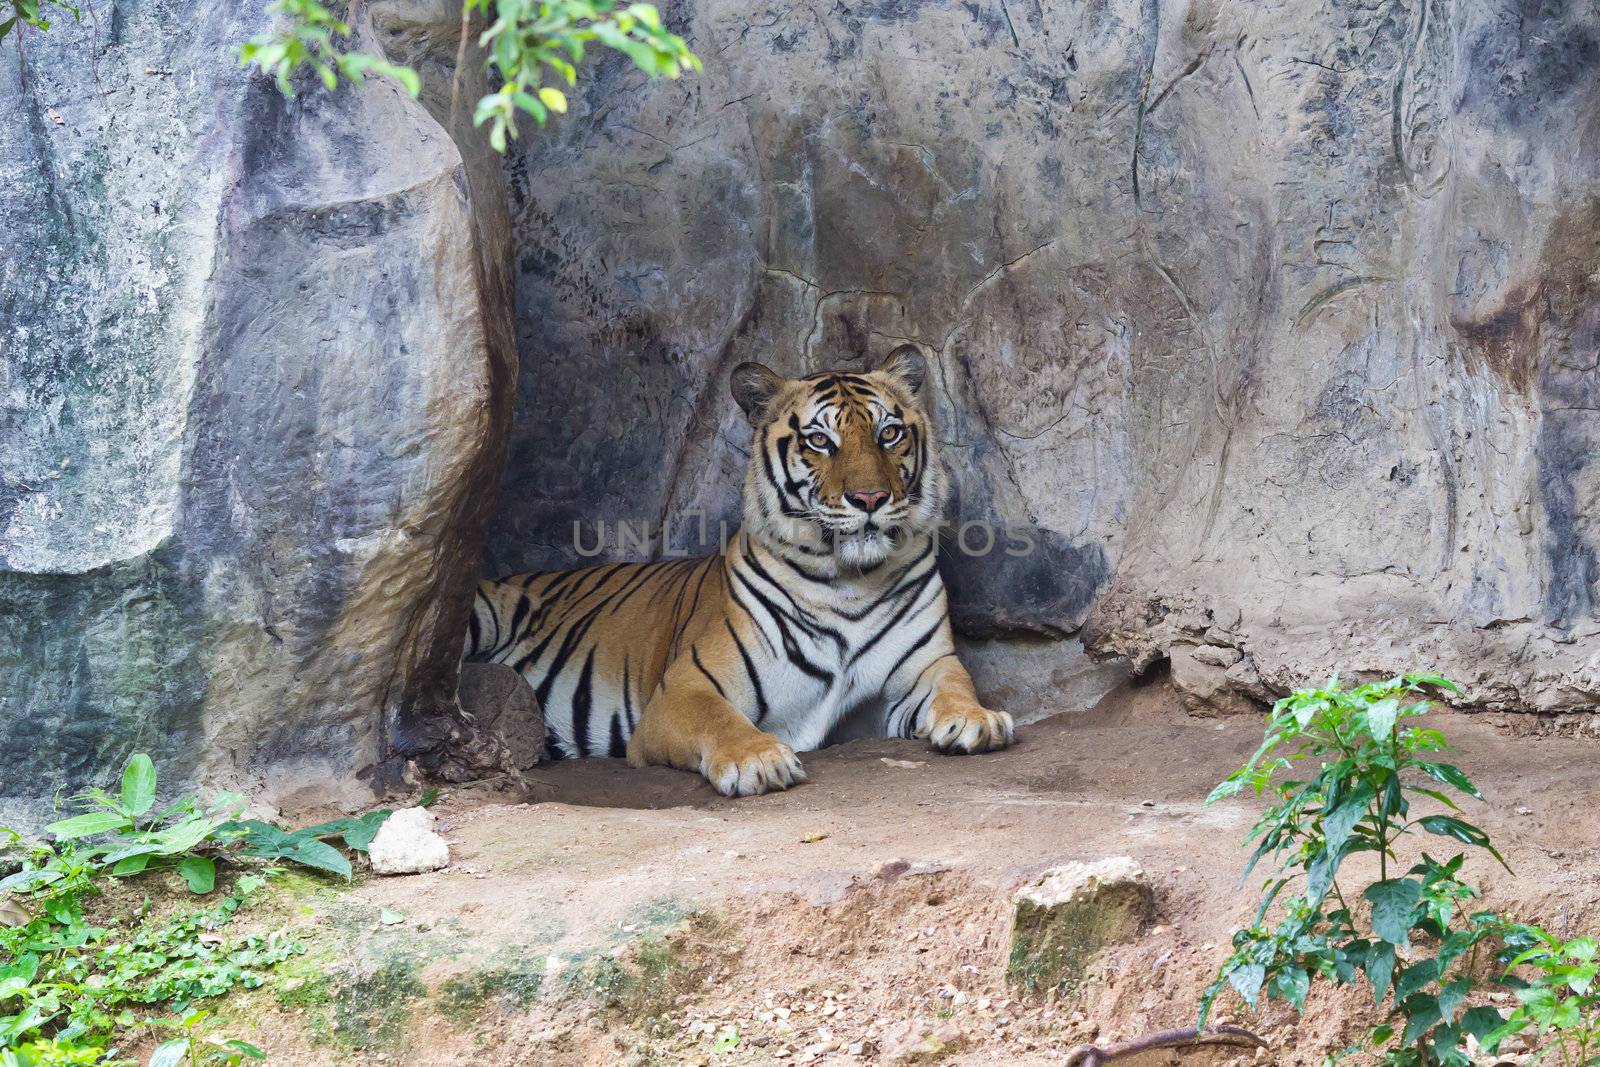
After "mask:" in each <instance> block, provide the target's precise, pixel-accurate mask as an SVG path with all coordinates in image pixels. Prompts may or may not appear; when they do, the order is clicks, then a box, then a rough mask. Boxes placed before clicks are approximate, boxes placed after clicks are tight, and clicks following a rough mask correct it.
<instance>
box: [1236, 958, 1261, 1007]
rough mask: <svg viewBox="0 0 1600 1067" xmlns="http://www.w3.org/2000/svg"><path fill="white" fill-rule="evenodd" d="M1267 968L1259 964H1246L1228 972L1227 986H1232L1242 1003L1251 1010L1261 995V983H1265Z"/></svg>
mask: <svg viewBox="0 0 1600 1067" xmlns="http://www.w3.org/2000/svg"><path fill="white" fill-rule="evenodd" d="M1266 977H1267V968H1266V966H1265V965H1264V964H1260V963H1246V964H1242V965H1240V966H1238V967H1235V968H1234V969H1233V970H1231V971H1229V972H1228V984H1229V985H1231V986H1233V988H1234V990H1235V991H1236V992H1237V993H1238V994H1239V996H1241V997H1243V998H1244V1002H1245V1003H1246V1004H1248V1005H1250V1006H1251V1007H1252V1008H1253V1007H1255V1005H1256V997H1258V996H1259V995H1260V994H1261V983H1262V982H1264V981H1266Z"/></svg>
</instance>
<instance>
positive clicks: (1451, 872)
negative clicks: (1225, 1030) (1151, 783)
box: [1200, 674, 1600, 1067]
mask: <svg viewBox="0 0 1600 1067" xmlns="http://www.w3.org/2000/svg"><path fill="white" fill-rule="evenodd" d="M1429 689H1444V690H1449V691H1453V692H1458V691H1459V689H1458V687H1457V686H1456V685H1455V684H1454V683H1453V682H1450V681H1449V680H1447V679H1445V678H1441V677H1439V676H1437V675H1432V674H1410V675H1405V676H1403V677H1399V678H1391V679H1388V680H1387V681H1382V682H1373V683H1370V684H1366V685H1358V686H1354V687H1351V688H1349V689H1345V688H1341V687H1340V686H1339V684H1338V680H1337V679H1334V680H1333V681H1330V682H1329V683H1328V685H1327V686H1325V687H1323V688H1321V689H1304V690H1298V691H1296V692H1295V693H1293V694H1291V695H1290V696H1288V697H1285V698H1284V699H1283V700H1280V701H1278V702H1277V704H1276V705H1275V706H1274V707H1273V710H1272V714H1271V716H1270V718H1269V720H1268V723H1267V729H1266V736H1265V738H1264V740H1263V741H1262V744H1261V747H1260V748H1259V749H1258V750H1257V751H1256V753H1255V755H1254V756H1252V757H1251V758H1250V761H1249V762H1248V763H1246V764H1245V766H1244V767H1242V768H1241V769H1240V770H1238V771H1237V772H1235V773H1234V774H1232V775H1230V776H1229V777H1228V779H1227V780H1226V781H1224V782H1223V783H1222V784H1221V785H1219V786H1218V787H1217V788H1216V789H1215V790H1214V791H1213V792H1212V794H1211V796H1210V797H1208V798H1207V803H1213V802H1215V801H1217V800H1220V799H1223V798H1225V797H1229V796H1233V795H1235V794H1237V793H1239V792H1241V791H1243V790H1244V789H1247V788H1249V789H1252V790H1254V792H1255V793H1256V794H1257V795H1264V794H1265V795H1270V796H1272V798H1273V803H1272V804H1270V805H1269V806H1268V807H1267V809H1266V811H1264V812H1263V813H1262V815H1261V817H1260V819H1259V820H1258V821H1257V822H1256V824H1255V826H1254V828H1253V829H1252V830H1251V831H1250V834H1249V836H1248V837H1247V838H1246V841H1247V842H1249V841H1255V842H1256V848H1255V852H1254V854H1253V855H1252V856H1251V857H1250V860H1249V862H1248V863H1247V864H1246V867H1245V872H1244V875H1243V876H1242V877H1248V876H1249V874H1250V872H1251V871H1252V870H1253V869H1254V868H1255V866H1256V864H1257V863H1258V862H1260V861H1261V860H1262V859H1264V858H1267V857H1269V856H1270V857H1272V858H1273V859H1274V860H1277V861H1278V862H1279V864H1280V867H1279V870H1278V871H1277V872H1275V873H1274V874H1273V875H1271V876H1269V877H1268V878H1267V880H1266V883H1265V886H1264V889H1265V893H1264V896H1263V899H1262V901H1261V904H1260V906H1259V908H1258V909H1257V911H1256V915H1255V919H1254V920H1253V922H1252V924H1251V925H1250V927H1249V928H1247V929H1245V930H1241V931H1240V932H1239V933H1238V934H1237V935H1236V936H1235V937H1234V941H1233V954H1232V955H1231V956H1230V957H1229V958H1228V960H1227V962H1225V963H1224V964H1223V965H1222V968H1221V970H1220V971H1219V973H1218V975H1217V979H1216V981H1215V982H1214V983H1213V984H1212V985H1211V987H1210V988H1209V989H1208V990H1207V991H1206V994H1205V997H1204V999H1203V1001H1202V1004H1201V1010H1200V1024H1201V1025H1202V1026H1203V1025H1204V1024H1205V1020H1206V1018H1207V1016H1208V1014H1209V1013H1210V1010H1211V1006H1212V1003H1213V1001H1214V999H1215V998H1216V996H1217V995H1218V994H1219V993H1221V992H1222V991H1223V990H1224V989H1227V988H1230V987H1231V988H1232V989H1233V990H1234V991H1235V992H1237V993H1238V995H1239V996H1240V997H1241V998H1242V999H1243V1000H1244V1001H1245V1002H1246V1003H1247V1004H1249V1005H1250V1006H1251V1007H1255V1006H1256V1005H1257V1004H1258V1003H1259V1002H1260V1000H1261V999H1262V997H1263V996H1265V997H1266V999H1269V1000H1282V1001H1286V1002H1288V1003H1289V1004H1291V1005H1293V1007H1294V1008H1295V1009H1296V1010H1299V1009H1301V1008H1303V1007H1304V1005H1305V1000H1306V996H1307V994H1308V992H1309V991H1310V988H1311V985H1312V983H1313V982H1317V981H1325V982H1331V983H1333V984H1335V985H1355V984H1360V983H1364V984H1365V985H1366V986H1367V987H1368V988H1369V989H1370V990H1371V993H1372V995H1373V998H1374V1000H1375V1002H1376V1003H1377V1005H1378V1006H1379V1007H1380V1008H1383V1007H1385V1006H1386V1007H1387V1012H1386V1018H1385V1019H1384V1021H1383V1022H1381V1023H1379V1024H1378V1025H1377V1026H1374V1027H1373V1028H1372V1029H1371V1030H1370V1032H1369V1033H1368V1034H1367V1037H1366V1040H1365V1041H1364V1042H1363V1045H1364V1046H1367V1047H1370V1048H1372V1049H1374V1050H1376V1051H1378V1052H1379V1053H1380V1055H1381V1056H1382V1060H1381V1062H1383V1063H1384V1064H1388V1065H1393V1067H1413V1065H1415V1067H1427V1065H1433V1064H1438V1065H1446V1067H1470V1065H1471V1060H1470V1059H1469V1058H1468V1056H1467V1054H1466V1052H1465V1051H1464V1049H1465V1047H1466V1045H1467V1039H1468V1038H1469V1037H1471V1038H1473V1039H1475V1040H1476V1041H1477V1042H1478V1044H1479V1045H1480V1047H1482V1048H1483V1049H1484V1050H1485V1051H1489V1052H1492V1051H1494V1050H1495V1049H1496V1048H1497V1047H1498V1045H1499V1044H1500V1042H1502V1041H1504V1040H1505V1039H1506V1038H1507V1037H1509V1036H1510V1035H1511V1034H1514V1033H1521V1032H1523V1031H1525V1030H1528V1029H1530V1028H1534V1029H1536V1030H1537V1031H1538V1033H1539V1034H1540V1035H1542V1036H1544V1037H1546V1038H1547V1039H1548V1040H1549V1041H1551V1042H1553V1045H1552V1046H1551V1047H1552V1048H1555V1049H1559V1050H1560V1052H1561V1055H1562V1057H1563V1059H1562V1061H1561V1062H1562V1063H1563V1064H1570V1065H1577V1064H1595V1063H1600V1056H1597V1055H1596V1052H1597V1051H1600V1045H1597V1042H1596V1035H1597V1033H1600V1030H1597V1026H1600V1018H1597V999H1596V993H1595V990H1594V982H1595V976H1596V965H1595V955H1596V953H1595V943H1594V942H1593V941H1592V940H1590V939H1587V938H1579V939H1577V940H1576V941H1571V942H1567V943H1565V944H1563V943H1560V942H1558V941H1556V940H1554V939H1553V938H1551V937H1550V936H1549V935H1548V934H1546V933H1545V932H1544V931H1542V930H1539V929H1538V928H1537V927H1533V926H1527V925H1524V924H1520V923H1513V922H1509V921H1507V920H1505V919H1502V918H1501V917H1499V916H1497V915H1495V914H1494V913H1492V912H1487V911H1472V910H1470V908H1471V902H1472V901H1473V900H1474V899H1476V898H1477V897H1478V895H1479V893H1478V890H1477V888H1476V887H1474V886H1472V885H1471V884H1469V883H1468V882H1466V881H1464V880H1463V879H1462V878H1461V876H1460V875H1461V868H1462V865H1463V863H1464V862H1465V860H1466V853H1465V852H1458V853H1456V854H1455V855H1454V856H1452V857H1450V858H1448V859H1444V860H1438V859H1434V858H1433V857H1432V856H1430V855H1428V854H1427V853H1426V852H1424V853H1422V857H1421V860H1420V862H1418V863H1416V864H1415V865H1413V866H1411V867H1409V868H1407V869H1406V870H1405V871H1404V872H1403V873H1395V872H1392V871H1391V868H1390V865H1391V863H1393V862H1394V861H1395V860H1396V852H1395V845H1396V843H1397V842H1398V841H1399V840H1400V839H1401V838H1403V837H1406V836H1408V835H1412V834H1417V833H1421V834H1425V835H1430V836H1432V837H1437V838H1442V839H1444V840H1447V841H1451V842H1455V843H1458V844H1463V845H1466V846H1468V847H1469V848H1472V849H1476V850H1479V851H1481V852H1484V853H1486V854H1488V855H1490V856H1492V857H1493V858H1494V859H1495V860H1496V861H1497V862H1499V863H1500V864H1501V865H1502V866H1504V865H1505V860H1504V859H1503V858H1502V857H1501V855H1500V853H1499V851H1497V850H1496V849H1495V847H1494V845H1493V844H1492V843H1491V842H1490V840H1489V836H1488V835H1487V834H1486V833H1484V832H1483V831H1482V830H1481V829H1479V828H1478V827H1477V826H1475V825H1473V824H1472V823H1470V822H1468V821H1467V820H1466V819H1464V818H1463V817H1462V812H1461V809H1460V801H1462V800H1463V799H1471V800H1482V799H1483V798H1482V794H1481V793H1479V791H1478V789H1477V787H1476V786H1475V785H1474V784H1473V783H1472V781H1471V779H1469V778H1468V777H1467V775H1466V774H1465V773H1463V772H1462V771H1461V769H1460V768H1459V767H1456V766H1454V765H1453V764H1449V763H1444V762H1441V761H1439V760H1436V759H1434V758H1432V757H1433V756H1434V755H1435V754H1436V753H1439V752H1442V751H1444V750H1446V749H1447V748H1448V747H1449V746H1448V744H1447V743H1446V741H1445V738H1444V736H1443V735H1442V734H1441V733H1440V732H1439V731H1437V730H1432V729H1427V728H1424V727H1422V726H1419V725H1417V724H1416V722H1415V720H1416V719H1417V718H1418V717H1420V716H1422V715H1423V714H1424V713H1426V711H1427V710H1428V706H1429V705H1428V701H1427V699H1426V693H1427V691H1428V690H1429ZM1297 768H1306V769H1307V770H1308V771H1310V770H1314V773H1311V775H1310V776H1309V777H1304V778H1301V777H1292V776H1289V777H1284V778H1283V779H1282V780H1279V775H1280V773H1282V774H1285V775H1289V774H1291V773H1292V772H1293V771H1295V770H1296V769H1297ZM1419 798H1422V799H1425V800H1428V801H1432V802H1434V803H1435V804H1437V805H1439V806H1442V807H1443V808H1444V809H1445V811H1444V812H1437V813H1432V814H1422V815H1414V814H1413V812H1412V803H1413V801H1416V800H1418V799H1419ZM1360 853H1373V854H1375V857H1376V859H1377V864H1378V878H1377V879H1376V880H1375V881H1372V882H1370V883H1369V884H1367V885H1365V886H1361V887H1359V891H1357V888H1358V887H1357V886H1353V885H1350V884H1349V882H1348V879H1346V880H1345V881H1343V882H1341V872H1342V869H1343V864H1344V861H1345V860H1346V859H1348V858H1349V857H1351V856H1353V855H1357V854H1360ZM1507 869H1508V870H1509V868H1507ZM1291 886H1292V887H1293V890H1292V891H1291V895H1289V896H1288V897H1287V898H1286V899H1285V900H1284V901H1283V904H1282V913H1283V917H1282V918H1281V919H1280V920H1279V921H1278V923H1277V925H1276V926H1270V927H1269V926H1267V925H1265V919H1266V916H1267V914H1268V911H1269V910H1270V909H1271V907H1272V905H1273V904H1274V902H1275V901H1277V900H1278V898H1279V897H1280V896H1282V895H1283V894H1284V891H1285V890H1286V889H1290V887H1291ZM1490 960H1497V961H1498V962H1499V963H1500V964H1501V968H1500V969H1499V970H1498V972H1495V973H1499V980H1498V984H1499V985H1501V986H1503V987H1505V988H1510V989H1513V990H1514V991H1515V992H1516V995H1517V996H1518V998H1519V999H1520V1000H1521V1002H1522V1006H1521V1007H1520V1008H1518V1009H1516V1010H1515V1011H1513V1012H1512V1013H1511V1014H1510V1016H1509V1017H1507V1016H1505V1015H1502V1013H1501V1011H1500V1009H1499V1008H1497V1007H1495V1006H1494V1005H1493V1004H1490V1003H1486V1002H1485V1001H1486V998H1485V996H1484V992H1485V990H1484V989H1483V987H1484V986H1485V985H1487V984H1490V983H1489V982H1487V981H1485V980H1484V979H1483V978H1482V977H1481V976H1482V975H1483V973H1484V968H1483V967H1482V966H1481V965H1480V964H1481V963H1484V962H1488V961H1490ZM1518 969H1521V970H1523V971H1531V972H1533V974H1534V977H1533V978H1532V980H1531V981H1530V980H1528V979H1525V978H1522V977H1520V976H1519V975H1518V974H1517V973H1516V972H1517V971H1518ZM1361 1047H1362V1046H1355V1047H1352V1048H1350V1049H1346V1050H1345V1053H1344V1054H1343V1055H1348V1054H1352V1053H1355V1052H1357V1051H1359V1050H1360V1049H1361ZM1335 1058H1338V1057H1335Z"/></svg>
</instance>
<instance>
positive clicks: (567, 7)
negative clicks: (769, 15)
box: [239, 0, 700, 152]
mask: <svg viewBox="0 0 1600 1067" xmlns="http://www.w3.org/2000/svg"><path fill="white" fill-rule="evenodd" d="M267 10H268V12H269V13H271V14H275V15H278V16H280V19H279V24H278V26H277V27H276V28H275V29H274V30H273V32H271V33H267V34H262V35H260V36H257V37H252V38H251V39H250V40H248V41H246V42H245V43H244V44H243V45H242V46H241V47H240V49H239V63H240V65H241V66H255V67H257V68H259V69H260V70H262V71H263V72H265V73H267V74H270V75H271V76H272V77H273V78H274V79H275V80H276V81H277V83H278V88H279V90H280V91H281V92H282V93H283V94H284V95H285V96H293V95H294V89H293V86H292V84H291V79H292V78H293V76H294V73H295V71H296V70H298V69H299V68H301V67H303V66H304V67H310V68H311V69H312V70H314V71H315V72H316V73H317V76H318V77H319V78H321V79H322V83H323V85H325V86H326V87H327V88H328V89H330V90H332V89H336V88H338V86H339V85H340V84H341V83H342V82H351V83H354V84H360V83H361V82H362V81H363V79H364V78H365V76H366V75H367V74H381V75H385V76H387V77H390V78H394V79H395V80H396V81H399V82H400V83H401V84H402V85H403V86H405V89H406V91H407V92H408V93H410V94H411V95H412V96H416V95H417V93H418V91H419V90H420V88H421V81H420V80H419V79H418V77H417V74H416V72H415V71H413V70H411V69H410V68H409V67H402V66H398V65H396V64H393V63H389V62H387V61H385V60H383V59H380V58H378V57H377V56H373V55H369V54H367V53H364V52H352V51H348V50H346V49H345V48H344V47H343V43H342V42H344V41H345V40H346V39H348V38H349V36H350V26H349V24H348V23H346V22H344V21H342V20H340V19H339V18H337V17H335V16H334V15H333V13H332V12H331V11H329V10H328V8H326V7H324V6H323V5H322V4H320V3H318V2H317V0H274V3H273V4H272V5H271V6H270V7H268V8H267ZM474 13H481V14H482V15H483V16H484V17H485V18H486V19H488V20H489V25H488V28H487V29H485V30H484V31H483V32H482V33H481V34H480V35H479V37H478V45H479V47H481V48H483V49H484V51H485V52H486V53H487V58H486V59H485V61H484V62H485V66H487V67H488V68H489V69H490V70H492V71H493V72H494V74H495V75H496V77H497V78H498V80H499V82H500V88H499V89H497V90H496V91H495V92H492V93H489V94H488V95H487V96H484V97H483V98H481V99H480V100H479V101H478V103H477V106H476V108H475V109H474V110H473V118H472V121H473V125H475V126H483V125H486V124H487V125H488V127H489V143H490V144H491V145H492V146H493V147H494V149H495V151H497V152H504V151H505V150H506V144H507V142H508V139H510V138H515V137H516V136H517V116H518V114H519V113H520V114H525V115H529V116H531V117H532V118H533V120H534V121H535V122H537V123H538V124H539V125H540V126H543V125H544V124H545V123H546V122H547V121H548V120H549V118H550V115H551V113H555V114H562V113H564V112H565V111H566V110H567V96H566V93H565V92H563V91H562V90H561V89H560V88H558V87H557V86H556V85H553V84H552V85H546V84H544V83H545V82H546V80H554V81H557V82H561V83H564V84H565V85H567V86H568V87H569V88H570V87H571V86H573V85H576V84H577V83H578V69H577V65H578V64H579V63H582V62H583V60H584V57H585V55H586V54H587V52H588V49H589V47H590V46H591V45H601V46H603V47H605V48H609V49H612V50H613V51H616V52H621V53H622V54H623V55H625V56H627V57H628V58H629V59H630V60H632V61H633V64H634V66H636V67H638V68H639V69H640V70H642V71H644V72H645V73H646V74H648V75H650V76H651V77H652V78H654V77H664V78H676V77H679V76H680V75H682V74H685V73H687V72H688V71H691V70H699V69H700V60H699V59H698V58H696V57H695V55H694V53H693V52H691V51H689V46H688V45H687V44H685V43H684V40H683V38H682V37H679V36H678V35H677V34H675V33H672V32H671V31H669V30H668V29H667V28H666V26H665V25H663V23H662V21H661V14H660V12H659V11H657V10H656V8H655V6H654V5H651V4H641V3H622V2H619V0H463V3H462V19H463V24H464V23H465V20H466V19H467V18H468V17H470V16H471V15H472V14H474ZM463 47H464V45H463Z"/></svg>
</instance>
